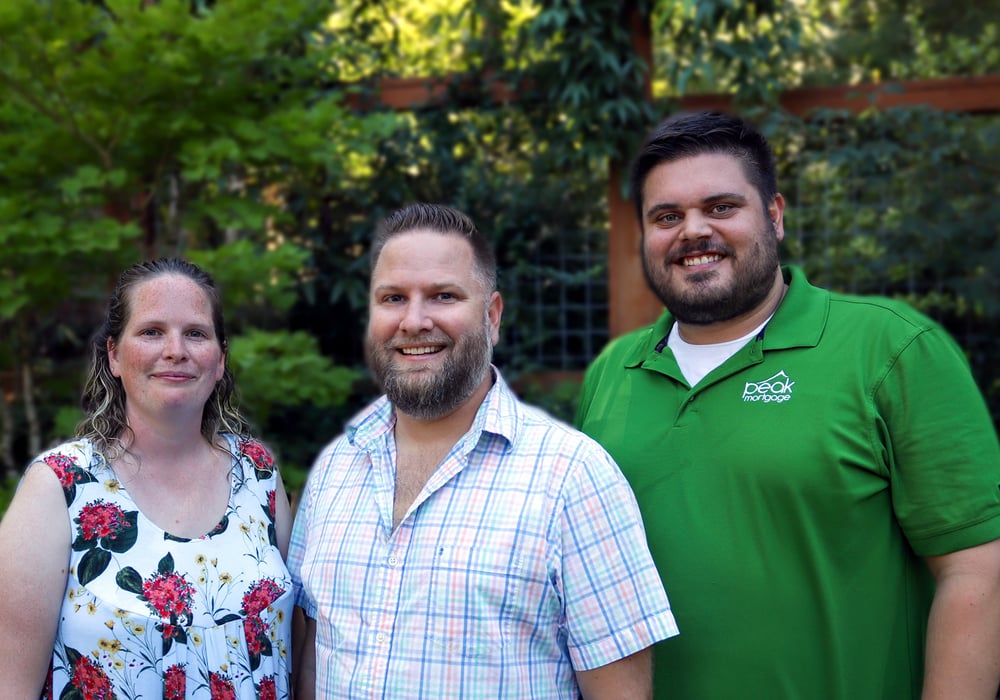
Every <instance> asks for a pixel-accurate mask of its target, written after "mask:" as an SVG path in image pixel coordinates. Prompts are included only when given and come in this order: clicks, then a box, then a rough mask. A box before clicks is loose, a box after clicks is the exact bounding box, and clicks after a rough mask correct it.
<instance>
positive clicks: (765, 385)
mask: <svg viewBox="0 0 1000 700" xmlns="http://www.w3.org/2000/svg"><path fill="white" fill-rule="evenodd" d="M793 386H795V382H793V381H792V380H791V379H789V378H788V375H787V374H785V372H784V371H781V372H778V373H777V374H776V375H774V376H773V377H771V378H770V379H765V380H764V381H761V382H747V383H746V386H744V387H743V400H744V401H753V402H756V401H761V402H764V403H782V402H784V401H788V399H790V398H792V387H793Z"/></svg>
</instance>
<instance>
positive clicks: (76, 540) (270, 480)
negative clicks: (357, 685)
mask: <svg viewBox="0 0 1000 700" xmlns="http://www.w3.org/2000/svg"><path fill="white" fill-rule="evenodd" d="M225 438H226V440H227V441H228V443H229V448H230V451H231V452H232V453H233V454H234V455H236V457H234V459H233V466H232V474H231V484H232V491H231V493H230V496H229V507H228V509H227V511H226V514H225V516H224V517H223V518H222V520H221V521H220V522H219V524H218V525H216V526H215V528H214V529H213V530H212V531H211V532H210V533H208V534H207V535H205V536H203V537H200V538H195V539H187V538H180V537H175V536H173V535H171V534H170V533H168V532H165V531H163V530H161V529H160V528H159V527H157V526H156V525H154V524H153V523H152V522H150V521H149V520H147V519H146V518H145V516H143V514H142V513H141V512H139V510H138V509H137V508H136V506H135V504H134V503H133V502H132V499H131V498H130V497H129V494H128V492H127V491H126V489H125V488H124V486H122V485H121V484H120V483H119V482H118V481H117V480H116V479H115V475H114V473H113V472H112V471H111V468H110V467H109V466H108V464H107V462H106V460H105V459H104V456H103V455H102V454H101V453H100V452H97V451H96V450H95V449H94V446H93V445H92V444H91V443H90V442H89V441H88V440H78V441H74V442H67V443H64V444H62V445H60V446H58V447H56V448H55V449H53V450H50V451H48V452H46V453H44V454H42V455H41V456H40V457H39V458H38V461H42V462H45V463H46V464H47V465H48V466H49V467H51V468H52V470H53V471H54V472H55V473H56V475H57V476H58V477H59V480H60V481H61V482H62V486H63V490H64V492H65V495H66V504H67V506H68V510H69V523H68V525H69V527H70V528H71V532H72V534H71V537H72V547H71V550H72V551H71V553H70V562H69V566H70V568H69V576H68V582H67V586H66V595H65V598H64V599H63V604H62V613H61V615H60V618H59V629H58V631H57V633H56V643H55V648H54V650H53V655H52V667H51V669H50V677H49V680H48V681H47V683H46V688H45V691H44V693H43V694H42V698H43V699H45V700H53V699H54V698H58V699H59V700H91V699H93V700H111V699H112V698H114V699H116V700H138V699H139V698H142V699H143V700H154V699H155V700H159V699H160V698H163V699H164V700H172V699H174V698H188V699H189V700H190V699H197V700H216V699H218V700H248V699H257V700H272V699H275V700H276V699H278V698H286V699H287V698H288V697H289V690H288V673H289V669H290V666H289V661H290V658H289V657H290V652H291V610H292V603H293V601H292V592H291V580H290V578H289V575H288V571H287V569H286V568H285V565H284V563H283V562H282V559H281V554H280V552H279V551H278V549H277V546H276V544H275V542H276V537H275V525H274V517H275V506H274V503H275V502H274V498H275V488H276V473H275V468H274V461H273V459H272V457H271V455H270V453H269V452H268V451H267V449H266V448H264V447H263V446H262V445H261V444H260V443H259V442H256V441H254V440H242V439H239V438H236V437H235V436H232V435H226V436H225ZM191 487H192V488H197V487H198V486H197V484H192V485H191Z"/></svg>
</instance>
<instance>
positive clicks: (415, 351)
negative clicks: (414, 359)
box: [399, 346, 441, 355]
mask: <svg viewBox="0 0 1000 700" xmlns="http://www.w3.org/2000/svg"><path fill="white" fill-rule="evenodd" d="M440 349H441V348H439V347H436V346H435V347H425V348H400V349H399V351H400V352H401V353H403V354H404V355H430V354H431V353H434V352H437V351H438V350H440Z"/></svg>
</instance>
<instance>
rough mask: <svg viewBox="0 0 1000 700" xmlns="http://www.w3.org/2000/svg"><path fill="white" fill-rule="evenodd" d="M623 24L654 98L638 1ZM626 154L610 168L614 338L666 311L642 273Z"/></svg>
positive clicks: (649, 46) (647, 32) (646, 28)
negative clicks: (627, 186) (644, 68)
mask: <svg viewBox="0 0 1000 700" xmlns="http://www.w3.org/2000/svg"><path fill="white" fill-rule="evenodd" d="M623 13H624V16H623V21H624V22H625V23H626V24H627V26H628V28H629V33H630V34H631V36H632V48H633V50H634V51H635V54H636V55H637V56H638V57H639V58H641V59H642V60H643V61H645V62H646V65H647V66H648V67H649V69H648V70H647V72H646V80H645V85H644V87H643V90H644V92H645V94H646V99H651V98H652V82H651V78H650V76H651V73H652V68H653V37H652V30H651V28H650V23H649V18H648V17H646V16H645V15H643V14H642V12H641V11H640V10H639V8H638V5H637V4H636V3H635V2H634V0H633V1H632V2H629V3H627V5H626V6H625V8H624V9H623ZM631 157H632V154H630V153H628V154H622V157H621V158H620V159H618V160H614V161H612V162H611V163H610V164H609V167H608V331H609V333H610V334H611V336H612V337H614V336H616V335H621V334H622V333H624V332H626V331H629V330H632V329H633V328H637V327H639V326H642V325H645V324H646V323H650V322H652V321H653V319H655V318H656V316H657V314H659V313H660V311H662V309H663V307H662V305H661V304H660V302H659V300H657V299H656V297H655V296H654V295H653V293H652V292H650V291H649V287H647V286H646V282H645V278H644V277H643V273H642V258H641V257H640V250H639V246H640V245H641V242H642V236H641V231H640V230H639V222H638V219H637V218H636V214H635V208H634V206H633V205H632V202H631V200H630V199H626V198H625V197H623V196H622V186H623V185H624V183H625V180H627V179H628V160H627V159H628V158H631Z"/></svg>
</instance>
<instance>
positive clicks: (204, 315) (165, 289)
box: [0, 259, 292, 700]
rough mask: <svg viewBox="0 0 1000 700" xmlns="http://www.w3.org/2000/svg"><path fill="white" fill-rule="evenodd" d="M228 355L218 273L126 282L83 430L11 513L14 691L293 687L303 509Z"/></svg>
mask: <svg viewBox="0 0 1000 700" xmlns="http://www.w3.org/2000/svg"><path fill="white" fill-rule="evenodd" d="M226 350H227V344H226V335H225V330H224V328H223V319H222V310H221V305H220V299H219V294H218V291H217V290H216V288H215V286H214V284H213V282H212V280H211V278H210V277H209V276H208V275H207V274H205V273H204V272H203V271H201V270H200V269H198V268H197V267H195V266H194V265H192V264H190V263H188V262H185V261H183V260H178V259H162V260H156V261H153V262H146V263H141V264H138V265H135V266H133V267H131V268H129V269H128V270H126V271H125V272H124V273H123V274H122V276H121V277H120V278H119V281H118V285H117V287H116V288H115V291H114V293H113V294H112V296H111V299H110V302H109V306H108V309H107V315H106V318H105V322H104V326H103V328H102V330H101V332H100V333H99V335H98V336H97V338H96V339H95V343H94V347H93V358H92V363H91V367H90V371H89V376H88V378H87V383H86V387H85V389H84V396H83V405H84V409H85V412H86V415H85V418H84V420H83V421H82V423H81V424H80V426H79V428H78V429H77V439H76V440H74V441H71V442H67V443H64V444H62V445H59V446H58V447H56V448H55V449H52V450H49V451H47V452H45V453H43V454H41V455H40V456H38V457H37V458H36V459H35V460H34V461H33V463H32V464H31V465H30V467H29V469H28V470H27V471H26V473H25V476H24V478H23V481H22V483H21V485H20V487H19V489H18V492H17V494H16V495H15V497H14V499H13V501H12V503H11V505H10V507H9V509H8V511H7V514H6V515H5V517H4V519H3V522H2V523H0V679H3V683H2V690H0V695H2V696H3V697H10V698H32V697H43V698H67V697H71V698H100V699H105V698H118V700H127V699H132V698H139V697H142V698H161V697H162V698H206V699H207V698H213V699H214V698H233V699H240V700H242V699H244V698H260V699H266V698H287V697H288V694H289V691H288V670H289V654H290V611H291V606H292V599H291V582H290V579H289V576H288V572H287V570H286V569H285V565H284V563H283V560H284V555H285V552H286V548H287V544H288V538H289V534H290V521H291V516H290V512H289V506H288V500H287V498H286V497H285V493H284V490H283V488H282V484H281V480H280V477H279V475H278V472H277V470H276V469H275V468H274V466H273V460H272V458H271V455H270V453H269V452H268V451H267V449H265V448H264V447H263V446H262V445H261V444H260V443H259V442H257V441H255V440H253V439H252V438H251V437H249V434H248V429H247V425H246V423H245V422H244V420H243V418H242V417H241V416H240V415H239V413H238V412H237V411H236V410H235V408H234V407H233V406H232V404H231V398H232V394H233V378H232V375H231V374H230V372H229V369H228V368H227V366H226Z"/></svg>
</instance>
